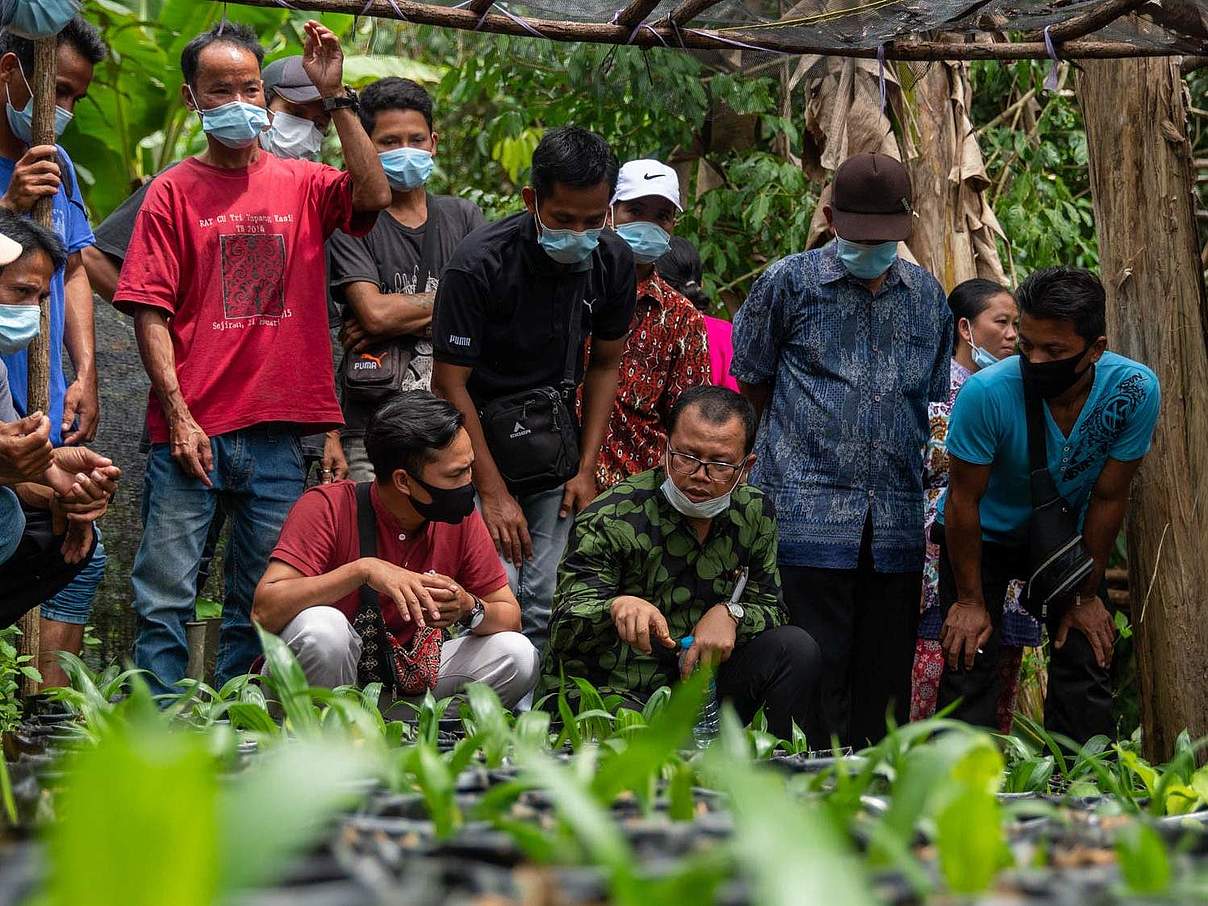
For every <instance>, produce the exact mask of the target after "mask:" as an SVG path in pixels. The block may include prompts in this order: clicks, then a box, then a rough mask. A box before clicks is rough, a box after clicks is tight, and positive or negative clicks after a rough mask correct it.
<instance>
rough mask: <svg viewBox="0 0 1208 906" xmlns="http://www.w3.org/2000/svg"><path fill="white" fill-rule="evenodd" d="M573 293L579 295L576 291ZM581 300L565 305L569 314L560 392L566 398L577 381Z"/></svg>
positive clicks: (571, 392)
mask: <svg viewBox="0 0 1208 906" xmlns="http://www.w3.org/2000/svg"><path fill="white" fill-rule="evenodd" d="M575 295H576V296H577V295H579V293H578V292H576V293H575ZM582 305H583V303H582V302H572V303H571V304H570V305H568V306H567V309H568V310H569V312H570V314H569V315H568V316H567V325H566V363H565V366H564V367H563V369H562V392H563V394H564V395H565V396H567V397H568V398H569V397H570V396H572V395H573V394H574V392H575V388H576V387H577V386H578V382H577V381H576V380H575V372H576V371H577V370H578V365H579V355H580V353H581V352H582V349H583V337H582V333H581V332H582V329H583V309H582Z"/></svg>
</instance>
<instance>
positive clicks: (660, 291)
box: [637, 271, 675, 308]
mask: <svg viewBox="0 0 1208 906" xmlns="http://www.w3.org/2000/svg"><path fill="white" fill-rule="evenodd" d="M672 292H675V290H673V289H672V288H671V285H670V284H669V283H667V281H665V280H664V279H663V278H662V277H661V276H660V275H659V272H658V271H651V272H650V276H649V277H647V278H646V279H645V280H643V281H642V282H641V283H639V284H638V290H637V297H638V298H639V299H650V300H651V301H652V302H654V304H655V305H657V306H659V307H660V308H664V307H666V305H667V301H668V298H667V297H668V294H669V293H672Z"/></svg>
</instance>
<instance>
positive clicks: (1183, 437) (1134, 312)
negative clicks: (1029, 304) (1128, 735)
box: [1078, 57, 1208, 761]
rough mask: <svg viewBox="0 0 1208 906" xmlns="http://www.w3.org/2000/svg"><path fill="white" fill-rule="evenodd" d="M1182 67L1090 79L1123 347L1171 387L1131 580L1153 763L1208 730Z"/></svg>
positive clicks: (1091, 124)
mask: <svg viewBox="0 0 1208 906" xmlns="http://www.w3.org/2000/svg"><path fill="white" fill-rule="evenodd" d="M1183 93H1184V86H1183V80H1182V78H1181V77H1180V74H1179V61H1178V59H1176V58H1169V57H1168V58H1166V59H1146V60H1120V61H1113V62H1110V63H1108V62H1092V63H1086V64H1084V65H1083V67H1082V68H1081V70H1080V71H1079V73H1078V96H1079V99H1080V101H1081V105H1082V113H1083V117H1084V120H1085V124H1086V138H1087V147H1088V148H1089V151H1090V175H1091V191H1092V194H1093V199H1094V210H1095V226H1096V230H1097V232H1098V236H1099V259H1100V269H1101V272H1102V275H1103V282H1104V284H1105V286H1106V287H1107V317H1108V336H1109V338H1110V340H1111V346H1112V347H1113V348H1114V349H1117V350H1119V351H1120V352H1121V353H1123V354H1124V355H1127V356H1131V357H1132V358H1135V359H1138V360H1140V361H1142V362H1144V363H1145V364H1147V365H1149V366H1150V367H1151V368H1153V369H1154V371H1155V372H1157V374H1158V378H1159V379H1160V380H1161V383H1162V412H1161V417H1160V419H1159V421H1158V427H1157V434H1156V436H1155V438H1154V447H1153V450H1152V451H1151V452H1150V453H1149V455H1148V456H1147V457H1146V459H1145V463H1144V465H1143V466H1142V467H1141V470H1140V472H1139V474H1138V476H1137V480H1136V481H1135V482H1134V486H1133V493H1132V501H1131V504H1130V508H1129V516H1128V526H1127V536H1128V571H1129V576H1130V580H1131V581H1130V588H1131V592H1132V608H1131V613H1132V621H1133V623H1134V625H1135V628H1136V639H1137V668H1138V669H1137V672H1138V674H1139V677H1140V687H1141V688H1140V699H1141V722H1142V727H1143V732H1144V739H1145V754H1146V756H1147V757H1148V758H1150V759H1151V760H1154V761H1165V760H1166V759H1168V758H1170V756H1171V755H1172V754H1173V750H1174V743H1175V739H1176V737H1177V736H1178V734H1179V733H1180V732H1181V731H1182V730H1183V729H1184V728H1186V729H1187V730H1189V731H1190V733H1191V738H1192V739H1193V740H1194V739H1198V738H1200V737H1202V736H1204V735H1205V733H1208V621H1206V620H1205V619H1204V614H1205V604H1204V597H1203V596H1204V594H1205V591H1204V589H1205V586H1206V585H1208V499H1206V496H1208V495H1206V492H1205V488H1206V487H1208V443H1206V442H1205V438H1208V389H1206V388H1208V305H1206V300H1205V293H1204V284H1203V278H1202V275H1201V271H1200V248H1199V244H1198V241H1197V237H1196V221H1195V204H1194V196H1193V195H1192V185H1193V183H1192V179H1193V177H1194V161H1193V158H1192V154H1191V145H1190V143H1189V142H1188V139H1187V128H1188V124H1187V109H1186V107H1185V102H1184V96H1183Z"/></svg>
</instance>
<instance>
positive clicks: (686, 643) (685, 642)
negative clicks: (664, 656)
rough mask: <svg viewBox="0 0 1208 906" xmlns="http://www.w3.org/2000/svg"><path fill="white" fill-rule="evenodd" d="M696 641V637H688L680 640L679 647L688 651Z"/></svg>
mask: <svg viewBox="0 0 1208 906" xmlns="http://www.w3.org/2000/svg"><path fill="white" fill-rule="evenodd" d="M695 641H696V637H695V636H690V635H686V636H684V637H683V638H682V639H680V640H679V646H680V647H681V648H683V649H684V650H685V651H687V650H688V649H689V648H691V647H692V645H693V643H694V642H695Z"/></svg>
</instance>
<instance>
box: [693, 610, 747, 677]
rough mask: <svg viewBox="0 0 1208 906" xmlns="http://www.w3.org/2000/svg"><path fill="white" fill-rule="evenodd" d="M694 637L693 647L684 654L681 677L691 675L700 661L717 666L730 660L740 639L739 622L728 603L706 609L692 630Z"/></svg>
mask: <svg viewBox="0 0 1208 906" xmlns="http://www.w3.org/2000/svg"><path fill="white" fill-rule="evenodd" d="M692 637H693V642H692V647H691V648H689V649H688V651H687V653H686V654H685V655H684V663H683V666H682V667H681V669H680V678H681V679H687V678H688V677H690V676H691V675H692V671H694V670H695V669H696V665H697V664H698V663H700V664H705V665H707V666H710V667H716V666H717V665H718V664H724V663H725V662H726V661H728V660H729V659H730V655H731V654H733V653H734V643H735V641H736V640H737V639H738V624H736V623H735V622H734V618H733V617H732V616H730V611H729V610H727V609H726V605H725V604H718V605H716V606H714V607H710V608H709V609H708V610H706V611H705V615H704V616H703V617H701V618H700V621H699V622H698V623H697V624H696V627H695V628H694V629H693V630H692Z"/></svg>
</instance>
